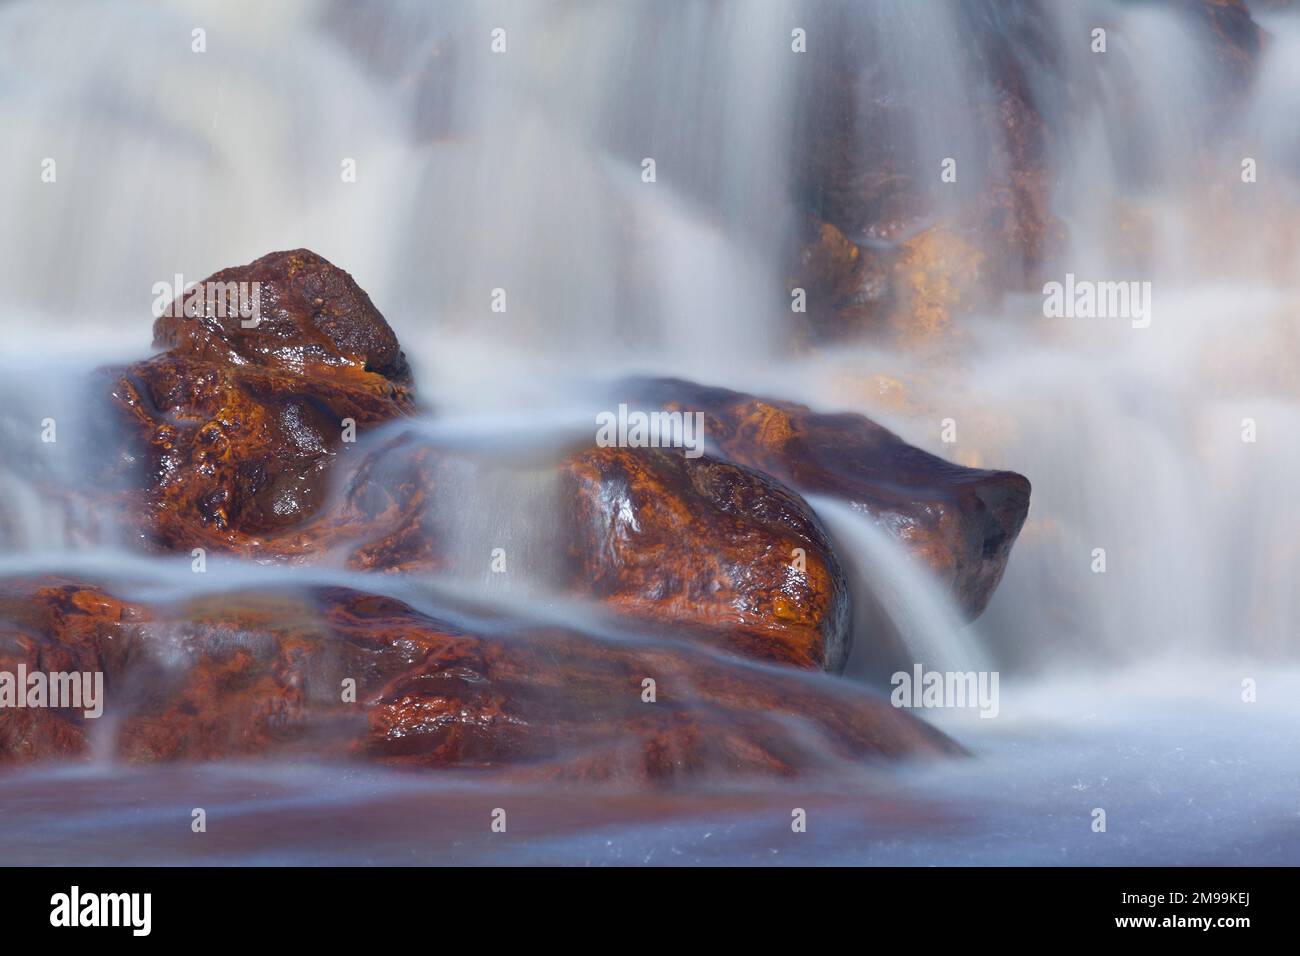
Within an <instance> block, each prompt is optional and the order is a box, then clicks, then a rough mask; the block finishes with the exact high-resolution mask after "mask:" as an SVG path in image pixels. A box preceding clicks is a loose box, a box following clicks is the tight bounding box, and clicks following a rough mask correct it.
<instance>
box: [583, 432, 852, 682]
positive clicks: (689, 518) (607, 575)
mask: <svg viewBox="0 0 1300 956" xmlns="http://www.w3.org/2000/svg"><path fill="white" fill-rule="evenodd" d="M564 479H565V485H566V488H567V494H566V496H565V497H566V499H567V500H568V501H569V502H570V503H571V506H572V508H573V514H572V516H571V518H570V521H569V524H570V526H571V529H572V531H571V537H570V541H569V556H570V562H571V565H572V568H571V587H572V588H573V589H574V590H575V591H577V592H578V593H581V594H586V595H590V596H593V597H596V598H599V599H600V600H602V601H605V602H607V603H608V604H610V605H611V606H613V607H615V608H617V609H618V610H620V611H622V612H624V613H627V614H630V615H632V616H634V617H642V618H650V619H653V620H655V621H658V622H660V623H662V624H665V625H672V626H677V627H680V628H681V630H680V633H681V634H682V635H683V636H688V637H689V636H699V637H703V638H705V639H707V640H709V641H711V642H713V643H716V644H718V645H720V646H724V647H728V648H730V649H732V650H736V651H739V652H741V653H744V654H746V655H748V656H751V657H756V658H760V659H764V660H771V661H776V662H780V663H786V664H794V665H796V666H798V667H811V668H819V669H825V670H829V671H835V672H838V671H840V670H842V669H843V667H844V662H845V660H846V659H847V657H848V651H849V644H850V639H851V633H850V626H849V625H850V608H849V598H848V590H847V585H846V582H845V578H844V572H843V571H842V570H841V569H840V565H839V562H838V560H837V559H836V557H835V555H834V553H833V552H832V550H831V546H830V542H829V541H828V540H827V537H826V533H825V532H824V531H823V529H822V527H821V525H820V523H819V522H818V521H817V518H816V516H815V515H814V514H813V513H812V510H811V509H810V508H809V507H808V505H807V504H806V503H805V502H804V500H803V499H802V498H800V497H799V496H798V495H797V494H795V493H794V492H792V491H790V490H789V489H788V488H785V487H783V486H782V485H780V484H779V483H778V482H776V481H775V480H773V479H772V478H769V477H767V476H766V475H762V474H759V473H757V472H755V471H752V470H750V469H748V468H743V467H740V466H737V465H734V464H731V463H730V462H724V461H718V460H716V459H713V458H710V457H707V456H704V457H698V458H689V457H687V456H685V455H684V454H682V453H681V452H679V451H675V450H672V451H670V450H666V449H656V448H593V449H591V450H588V451H584V452H582V453H580V454H578V455H575V456H574V457H572V458H570V459H569V460H568V462H566V464H565V470H564Z"/></svg>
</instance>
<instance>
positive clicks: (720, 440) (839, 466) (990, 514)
mask: <svg viewBox="0 0 1300 956" xmlns="http://www.w3.org/2000/svg"><path fill="white" fill-rule="evenodd" d="M616 390H617V392H618V400H619V401H626V402H628V403H629V404H630V405H634V406H635V405H639V406H641V407H646V406H648V407H653V408H663V409H667V410H675V411H684V412H702V413H703V414H704V423H705V428H704V430H705V435H706V437H707V440H708V443H709V445H710V447H711V448H712V449H715V450H716V453H717V454H718V455H719V456H720V457H722V458H725V459H726V460H728V461H732V462H735V463H737V464H739V465H743V466H745V467H747V468H752V469H756V470H758V471H761V472H764V473H766V474H767V475H771V476H772V477H774V478H776V479H777V480H779V481H782V482H784V483H786V484H788V485H789V486H790V487H792V488H794V489H796V490H798V491H800V492H803V493H804V494H817V495H830V496H833V497H836V498H839V499H841V500H843V501H845V502H847V503H848V504H850V505H852V506H853V507H854V508H856V509H859V510H861V511H864V512H866V513H868V514H870V515H872V516H874V517H875V519H876V520H877V521H878V522H879V523H880V525H881V526H882V527H884V528H885V529H886V530H887V531H888V532H889V533H890V534H892V535H893V536H894V537H895V538H896V539H897V540H898V541H900V542H901V543H902V544H903V546H904V547H905V548H906V549H907V550H908V551H909V552H911V553H912V554H913V555H914V556H915V557H916V558H918V559H919V560H920V561H922V562H923V563H924V564H925V565H926V566H928V567H929V568H930V570H931V571H932V573H933V574H934V576H935V578H936V579H937V580H939V581H940V582H941V583H943V584H944V585H946V586H947V588H948V589H949V590H950V591H951V593H952V595H953V597H954V599H955V600H956V602H957V604H958V606H959V607H960V608H961V609H962V610H963V611H964V612H965V614H966V616H967V617H968V618H969V619H974V618H976V617H978V616H979V615H980V614H981V613H982V612H983V610H984V608H985V606H986V605H987V604H988V601H989V598H990V597H991V596H992V594H993V591H994V589H995V588H996V587H997V585H998V582H999V581H1001V580H1002V573H1003V571H1004V570H1005V568H1006V563H1007V558H1008V556H1009V555H1010V553H1011V546H1012V544H1013V543H1014V542H1015V540H1016V536H1017V535H1018V534H1019V533H1020V528H1021V525H1023V524H1024V521H1025V516H1026V515H1027V514H1028V511H1029V493H1030V485H1029V480H1028V479H1026V478H1025V477H1024V476H1023V475H1019V474H1016V473H1015V472H1010V471H988V470H984V469H976V468H964V467H962V466H960V465H954V464H952V463H951V462H948V461H944V460H943V459H942V458H938V457H936V456H935V455H931V454H929V453H928V452H925V451H922V450H921V449H919V448H915V447H913V446H912V445H909V444H907V442H905V441H903V440H902V439H901V438H899V437H898V436H897V435H895V434H893V433H892V432H890V431H889V430H887V429H885V428H882V427H881V426H880V425H877V424H876V423H875V422H873V421H871V419H869V418H867V417H865V416H863V415H858V414H853V413H824V412H815V411H813V410H812V409H810V408H808V407H807V406H805V405H799V404H796V403H794V402H786V401H778V400H771V399H766V398H759V397H757V396H754V395H748V394H745V393H743V392H734V391H730V390H728V389H723V388H713V387H710V386H703V385H697V384H695V383H693V382H687V381H683V380H681V379H645V378H643V379H633V380H629V381H627V382H624V383H622V384H621V385H619V386H618V387H617V389H616Z"/></svg>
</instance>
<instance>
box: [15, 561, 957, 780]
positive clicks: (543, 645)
mask: <svg viewBox="0 0 1300 956" xmlns="http://www.w3.org/2000/svg"><path fill="white" fill-rule="evenodd" d="M19 665H22V666H24V667H25V668H27V669H28V670H29V671H36V670H41V671H46V672H49V671H69V672H72V671H85V672H90V671H100V672H102V673H103V674H104V675H105V676H104V688H105V693H104V697H105V700H104V701H103V716H102V717H101V718H98V719H88V718H86V717H84V716H83V714H82V713H81V711H79V710H69V709H59V708H41V709H24V710H15V711H12V712H11V713H6V715H5V719H4V721H2V722H0V761H26V760H33V759H40V758H53V757H64V758H84V757H87V756H89V755H90V753H91V750H92V748H95V747H98V748H99V753H101V754H114V755H116V756H117V757H119V758H122V759H126V760H130V761H145V762H147V761H175V760H200V759H216V758H222V757H248V756H256V755H272V754H276V755H292V754H296V755H302V756H307V755H310V756H312V757H315V758H320V757H324V758H339V759H342V758H363V759H368V760H374V761H380V762H383V763H387V764H394V765H402V766H418V767H428V768H462V769H480V770H481V769H511V768H513V769H516V770H520V771H522V772H524V773H526V774H529V775H539V776H544V777H551V778H553V777H560V778H572V779H583V780H604V781H621V782H634V783H650V784H656V785H663V784H668V783H671V782H673V781H678V780H683V781H684V780H690V779H696V778H699V777H702V776H706V775H709V774H721V775H755V774H757V775H766V776H791V775H797V774H801V773H807V772H811V771H814V770H817V769H819V768H822V767H826V766H829V765H832V764H834V763H836V762H838V761H842V760H858V759H869V758H878V757H903V756H913V755H926V754H943V753H954V752H957V748H956V746H955V745H954V744H952V743H951V742H950V741H949V740H948V739H947V738H946V737H944V736H943V735H942V734H940V733H938V732H937V731H934V730H932V729H930V728H929V727H927V726H926V725H924V724H923V723H921V722H920V721H918V720H916V719H914V718H912V717H911V716H910V715H908V714H907V713H905V712H902V711H900V710H896V709H894V708H893V707H891V706H890V705H889V704H888V703H887V702H885V701H883V700H880V699H878V698H874V697H870V696H866V695H864V694H863V693H862V692H861V690H860V689H855V688H850V687H849V686H847V685H844V684H840V683H838V682H834V681H832V680H830V679H828V678H824V677H821V678H818V677H815V676H814V675H804V674H800V673H798V672H796V671H793V670H783V671H777V670H774V669H771V668H767V667H764V666H761V665H751V664H747V663H745V662H742V661H739V660H736V659H735V658H722V657H718V656H715V655H713V654H711V653H710V652H708V651H706V650H703V649H700V648H698V647H695V646H692V645H688V644H682V643H675V642H658V641H653V640H639V639H638V640H633V639H628V638H626V637H620V638H614V639H601V638H597V637H593V636H589V635H587V634H584V633H579V632H576V631H570V630H564V629H560V628H551V627H533V626H525V625H521V624H520V623H519V622H517V621H508V620H494V619H487V620H484V619H476V618H473V617H471V616H469V615H466V614H465V613H463V612H459V611H454V610H448V611H447V612H446V613H445V614H444V613H441V612H440V613H439V614H437V615H435V614H428V613H424V612H422V611H419V610H416V609H415V608H413V607H411V606H409V605H407V604H405V603H403V602H401V601H399V600H395V599H393V598H390V597H384V596H378V595H374V594H365V593H362V592H358V591H354V590H349V589H346V588H338V587H298V588H288V589H280V590H271V589H266V590H251V591H242V592H236V593H229V594H220V595H209V596H200V597H194V598H190V599H187V600H183V601H178V602H174V603H149V602H140V601H131V600H123V599H121V598H119V597H116V596H114V594H113V593H112V592H111V591H109V590H107V589H104V588H102V587H98V586H93V585H88V584H81V583H73V582H70V581H65V580H58V579H42V580H9V581H6V582H4V583H3V585H2V586H0V671H2V670H8V671H10V672H13V671H15V670H16V669H17V668H18V666H19ZM647 681H653V685H650V684H648V683H647ZM349 682H352V683H351V684H350V683H349ZM651 686H653V695H651V692H650V688H651ZM350 687H354V688H355V699H353V698H352V697H351V696H350V694H349V688H350ZM651 696H652V699H651ZM792 718H793V719H792Z"/></svg>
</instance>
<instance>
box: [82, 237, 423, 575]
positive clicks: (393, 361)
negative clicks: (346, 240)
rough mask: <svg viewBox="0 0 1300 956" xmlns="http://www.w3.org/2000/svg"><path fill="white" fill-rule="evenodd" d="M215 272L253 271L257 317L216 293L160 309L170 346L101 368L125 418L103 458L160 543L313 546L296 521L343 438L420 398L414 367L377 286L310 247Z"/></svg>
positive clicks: (261, 548)
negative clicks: (367, 285) (193, 305)
mask: <svg viewBox="0 0 1300 956" xmlns="http://www.w3.org/2000/svg"><path fill="white" fill-rule="evenodd" d="M209 283H217V284H221V285H225V284H235V285H238V284H239V283H250V284H251V283H257V284H258V289H259V292H258V295H259V298H260V317H258V318H256V319H253V320H246V319H243V318H242V317H241V315H240V314H239V313H238V312H235V313H234V314H230V311H229V310H224V309H223V311H226V314H225V315H220V316H219V315H216V314H214V312H215V311H216V309H215V307H214V305H213V301H212V300H211V299H208V300H207V301H206V304H205V308H206V309H207V312H205V313H203V314H198V315H193V316H191V315H184V314H182V315H179V316H177V315H170V314H164V316H163V317H161V318H159V319H158V320H157V321H156V322H155V324H154V339H155V345H158V346H161V347H165V348H167V349H168V351H166V352H164V353H163V354H161V355H158V356H155V357H154V358H151V359H148V360H146V361H143V362H138V363H136V364H134V365H131V366H129V367H127V368H126V369H123V370H121V371H110V372H107V373H106V375H107V377H108V379H109V382H110V384H109V386H108V387H109V388H110V389H111V395H112V401H113V403H114V405H115V407H116V410H117V413H118V415H117V420H118V422H119V423H121V424H124V425H125V430H126V439H125V446H124V447H123V448H121V449H120V450H118V451H117V452H116V454H111V453H110V454H109V455H107V456H106V457H108V459H109V464H108V465H107V466H106V471H107V472H108V473H109V476H110V478H111V480H112V481H113V482H114V483H115V484H117V485H118V486H120V487H124V488H125V489H126V490H127V493H126V494H125V496H124V497H125V499H126V501H127V504H128V507H129V508H131V509H132V510H133V511H134V513H135V514H136V516H137V519H138V521H139V524H140V526H141V531H140V534H141V537H142V538H144V540H146V541H147V542H148V543H149V544H151V545H152V546H154V547H158V548H161V549H165V550H179V551H189V550H191V549H193V548H196V547H203V548H207V549H217V550H222V551H236V552H242V553H248V554H258V555H274V554H287V555H293V554H300V553H302V552H304V551H306V550H310V549H312V548H314V547H317V543H316V542H313V541H311V540H309V539H306V538H304V537H303V536H302V535H301V533H299V532H301V529H302V527H303V525H304V524H305V523H307V522H308V521H309V520H310V519H312V518H313V517H314V516H316V515H317V513H318V512H319V511H320V508H321V506H322V504H323V502H324V501H325V500H326V496H327V493H328V490H329V485H330V475H331V471H332V469H333V467H334V463H335V459H336V458H338V457H339V455H340V452H341V450H342V448H343V446H344V444H345V443H346V442H348V441H349V440H350V439H352V438H354V437H355V435H356V434H357V432H358V431H359V430H364V429H368V428H372V427H374V426H377V425H380V424H382V423H384V422H387V421H390V420H393V419H395V418H398V417H400V416H402V415H405V414H407V413H408V412H410V411H411V410H412V409H413V407H414V389H413V386H412V383H411V377H410V371H409V369H408V367H407V365H406V360H405V357H404V356H403V354H402V352H401V350H400V348H399V347H398V344H397V338H396V336H395V335H394V334H393V331H392V329H391V328H389V326H388V324H387V322H385V321H384V319H383V317H382V316H381V315H380V314H379V312H378V311H377V310H376V309H375V308H374V306H373V305H372V304H371V302H370V299H369V297H368V296H366V294H365V293H364V292H363V291H361V289H359V288H358V287H357V285H356V283H355V282H354V281H353V280H352V278H351V276H349V275H347V273H345V272H343V271H342V270H341V269H338V268H336V267H335V266H333V265H331V264H330V263H328V262H326V261H325V260H324V259H322V258H320V257H319V256H317V255H315V254H314V253H311V252H307V251H306V250H297V251H294V252H284V253H272V254H270V255H267V256H263V257H262V258H261V259H258V260H257V261H256V262H253V263H251V264H250V265H248V266H241V267H238V268H234V269H224V270H222V271H221V272H218V273H216V274H215V275H214V276H212V277H210V278H209V279H208V280H205V282H204V283H203V286H204V287H207V286H208V284H209ZM180 308H181V311H182V312H183V309H184V306H183V305H181V306H180ZM247 321H254V322H255V323H256V324H255V327H252V328H246V327H244V326H245V322H247Z"/></svg>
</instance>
